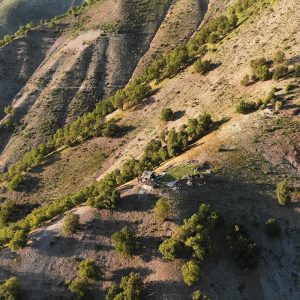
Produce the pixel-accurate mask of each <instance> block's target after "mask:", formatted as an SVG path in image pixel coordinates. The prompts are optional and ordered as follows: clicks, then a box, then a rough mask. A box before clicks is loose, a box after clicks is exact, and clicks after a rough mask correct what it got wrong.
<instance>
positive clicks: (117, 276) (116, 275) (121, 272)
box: [111, 267, 152, 282]
mask: <svg viewBox="0 0 300 300" xmlns="http://www.w3.org/2000/svg"><path fill="white" fill-rule="evenodd" d="M131 272H134V273H138V274H140V275H141V276H142V277H146V276H148V275H150V274H151V273H152V272H151V271H150V270H149V269H147V268H141V267H139V268H134V267H131V268H130V267H129V268H123V269H118V270H115V271H113V272H112V277H111V280H112V281H117V282H119V280H120V279H121V277H123V276H127V275H129V274H130V273H131Z"/></svg>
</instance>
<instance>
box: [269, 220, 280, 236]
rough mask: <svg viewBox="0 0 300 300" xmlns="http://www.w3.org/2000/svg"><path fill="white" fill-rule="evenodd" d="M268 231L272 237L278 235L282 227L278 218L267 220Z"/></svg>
mask: <svg viewBox="0 0 300 300" xmlns="http://www.w3.org/2000/svg"><path fill="white" fill-rule="evenodd" d="M266 233H267V235H268V236H270V237H278V236H280V233H281V227H280V224H279V222H278V221H277V220H276V219H269V220H268V221H267V222H266Z"/></svg>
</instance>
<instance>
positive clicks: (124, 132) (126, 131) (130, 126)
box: [116, 125, 136, 138]
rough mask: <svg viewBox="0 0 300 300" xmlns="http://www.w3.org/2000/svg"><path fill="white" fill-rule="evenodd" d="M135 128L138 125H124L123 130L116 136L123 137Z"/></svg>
mask: <svg viewBox="0 0 300 300" xmlns="http://www.w3.org/2000/svg"><path fill="white" fill-rule="evenodd" d="M134 129H136V127H135V126H132V125H127V126H122V127H121V130H120V131H119V132H118V134H117V135H116V137H118V138H121V137H123V136H125V135H127V134H128V133H130V132H131V131H133V130H134Z"/></svg>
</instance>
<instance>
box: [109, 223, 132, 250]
mask: <svg viewBox="0 0 300 300" xmlns="http://www.w3.org/2000/svg"><path fill="white" fill-rule="evenodd" d="M111 238H112V240H113V243H114V246H115V251H116V252H117V253H119V254H122V255H124V256H133V253H134V251H135V247H136V238H135V234H134V232H133V231H132V230H131V229H130V228H129V227H127V226H125V227H124V228H123V229H121V230H120V231H118V232H115V233H114V234H113V235H112V237H111Z"/></svg>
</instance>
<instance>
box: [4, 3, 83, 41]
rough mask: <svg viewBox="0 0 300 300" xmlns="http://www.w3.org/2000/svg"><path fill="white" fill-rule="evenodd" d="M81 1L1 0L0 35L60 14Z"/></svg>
mask: <svg viewBox="0 0 300 300" xmlns="http://www.w3.org/2000/svg"><path fill="white" fill-rule="evenodd" d="M82 2H83V0H50V1H49V0H31V1H29V0H1V1H0V37H1V38H2V37H3V36H4V35H5V34H11V33H14V32H15V31H16V30H17V29H18V28H19V27H20V26H22V25H25V24H27V23H29V22H34V23H39V22H40V20H44V19H52V18H53V17H55V16H57V15H62V14H64V13H65V12H66V11H68V10H69V9H70V8H71V7H72V6H76V5H80V4H81V3H82Z"/></svg>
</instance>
